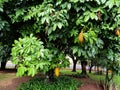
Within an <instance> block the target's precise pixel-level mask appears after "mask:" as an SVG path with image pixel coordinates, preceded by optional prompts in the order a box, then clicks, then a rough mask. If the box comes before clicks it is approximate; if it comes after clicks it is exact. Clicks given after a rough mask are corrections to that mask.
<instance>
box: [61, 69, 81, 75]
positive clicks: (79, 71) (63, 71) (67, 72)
mask: <svg viewBox="0 0 120 90" xmlns="http://www.w3.org/2000/svg"><path fill="white" fill-rule="evenodd" d="M79 73H81V70H76V72H72V70H70V69H61V70H60V74H61V75H75V74H79Z"/></svg>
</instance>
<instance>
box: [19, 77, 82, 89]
mask: <svg viewBox="0 0 120 90" xmlns="http://www.w3.org/2000/svg"><path fill="white" fill-rule="evenodd" d="M81 84H82V83H81V82H80V81H78V80H76V79H74V78H70V77H65V76H64V77H63V76H62V77H58V78H54V81H53V82H48V81H46V79H45V78H34V79H32V80H30V81H28V82H26V83H22V84H21V85H20V87H19V88H18V90H77V89H78V87H79V86H80V85H81Z"/></svg>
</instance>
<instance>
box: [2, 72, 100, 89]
mask: <svg viewBox="0 0 120 90" xmlns="http://www.w3.org/2000/svg"><path fill="white" fill-rule="evenodd" d="M15 73H16V71H15V70H11V71H9V70H6V71H0V74H1V75H4V74H9V75H10V77H9V78H6V79H2V80H0V90H16V89H17V88H18V86H19V85H20V84H21V83H23V82H26V81H28V80H30V79H31V78H32V77H20V78H17V77H16V76H15ZM37 77H38V76H37ZM77 79H78V80H81V81H82V82H83V83H84V84H83V85H82V86H81V87H80V88H78V90H102V89H101V88H100V87H99V85H98V84H97V82H96V81H94V80H92V79H90V78H81V79H79V78H77Z"/></svg>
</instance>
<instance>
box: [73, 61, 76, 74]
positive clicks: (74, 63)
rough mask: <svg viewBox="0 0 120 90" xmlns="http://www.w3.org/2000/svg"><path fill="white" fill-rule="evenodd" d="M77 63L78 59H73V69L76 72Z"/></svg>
mask: <svg viewBox="0 0 120 90" xmlns="http://www.w3.org/2000/svg"><path fill="white" fill-rule="evenodd" d="M76 64H77V60H73V70H72V72H76Z"/></svg>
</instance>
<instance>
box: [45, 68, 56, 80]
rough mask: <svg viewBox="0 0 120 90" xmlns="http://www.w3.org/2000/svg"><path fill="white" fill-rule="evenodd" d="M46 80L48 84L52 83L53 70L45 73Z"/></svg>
mask: <svg viewBox="0 0 120 90" xmlns="http://www.w3.org/2000/svg"><path fill="white" fill-rule="evenodd" d="M46 79H47V81H48V82H53V81H54V69H51V70H49V71H48V72H47V73H46Z"/></svg>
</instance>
